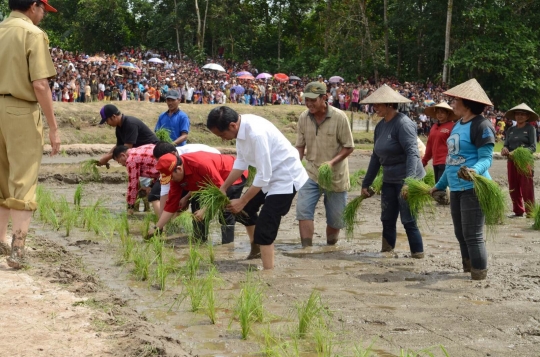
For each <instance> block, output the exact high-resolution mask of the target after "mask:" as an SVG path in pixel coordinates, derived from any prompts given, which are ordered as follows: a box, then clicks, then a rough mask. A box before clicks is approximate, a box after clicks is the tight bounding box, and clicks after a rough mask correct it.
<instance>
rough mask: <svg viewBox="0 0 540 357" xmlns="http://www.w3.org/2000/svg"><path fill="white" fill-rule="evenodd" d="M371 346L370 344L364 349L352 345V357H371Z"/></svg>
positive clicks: (360, 346) (358, 345)
mask: <svg viewBox="0 0 540 357" xmlns="http://www.w3.org/2000/svg"><path fill="white" fill-rule="evenodd" d="M373 344H374V342H372V343H371V344H370V345H369V346H368V347H366V348H364V347H363V346H362V344H354V347H353V350H352V352H353V357H372V356H373Z"/></svg>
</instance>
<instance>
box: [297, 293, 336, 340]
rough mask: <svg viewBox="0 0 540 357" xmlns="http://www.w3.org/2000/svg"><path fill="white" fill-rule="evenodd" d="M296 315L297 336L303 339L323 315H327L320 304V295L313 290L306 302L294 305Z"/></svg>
mask: <svg viewBox="0 0 540 357" xmlns="http://www.w3.org/2000/svg"><path fill="white" fill-rule="evenodd" d="M296 311H297V313H298V331H297V332H298V336H299V337H301V338H303V337H305V336H306V334H307V333H308V331H309V329H311V328H312V326H313V324H314V323H315V322H317V321H320V320H323V319H324V317H325V315H326V316H327V315H329V312H328V311H327V310H326V308H325V306H324V305H323V304H322V302H321V295H320V294H319V292H318V291H316V290H313V291H312V292H311V295H309V298H308V300H307V301H306V302H304V303H302V304H300V303H298V304H297V305H296Z"/></svg>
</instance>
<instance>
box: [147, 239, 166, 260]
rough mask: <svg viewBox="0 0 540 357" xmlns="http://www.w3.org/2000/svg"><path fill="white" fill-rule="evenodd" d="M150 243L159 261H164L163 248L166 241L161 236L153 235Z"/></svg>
mask: <svg viewBox="0 0 540 357" xmlns="http://www.w3.org/2000/svg"><path fill="white" fill-rule="evenodd" d="M150 245H151V246H152V250H153V251H154V254H155V255H156V260H157V262H158V263H163V248H164V246H165V242H164V241H163V240H162V239H161V238H160V237H157V236H153V237H152V239H150Z"/></svg>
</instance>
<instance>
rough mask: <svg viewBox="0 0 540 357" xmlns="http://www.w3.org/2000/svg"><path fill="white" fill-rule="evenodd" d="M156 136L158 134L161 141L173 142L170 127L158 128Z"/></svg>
mask: <svg viewBox="0 0 540 357" xmlns="http://www.w3.org/2000/svg"><path fill="white" fill-rule="evenodd" d="M156 136H157V138H158V140H159V141H165V142H168V143H172V142H173V141H172V139H171V132H170V131H169V130H168V129H165V128H160V129H158V130H156Z"/></svg>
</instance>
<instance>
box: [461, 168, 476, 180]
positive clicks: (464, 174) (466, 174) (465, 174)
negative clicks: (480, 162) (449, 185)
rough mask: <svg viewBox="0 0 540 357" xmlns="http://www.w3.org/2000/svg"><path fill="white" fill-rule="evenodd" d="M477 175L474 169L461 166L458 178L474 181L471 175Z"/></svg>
mask: <svg viewBox="0 0 540 357" xmlns="http://www.w3.org/2000/svg"><path fill="white" fill-rule="evenodd" d="M474 173H476V171H474V170H473V169H469V168H468V167H467V166H461V168H460V169H459V171H458V174H457V175H458V177H459V178H460V179H463V180H466V181H472V177H471V174H474Z"/></svg>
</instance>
